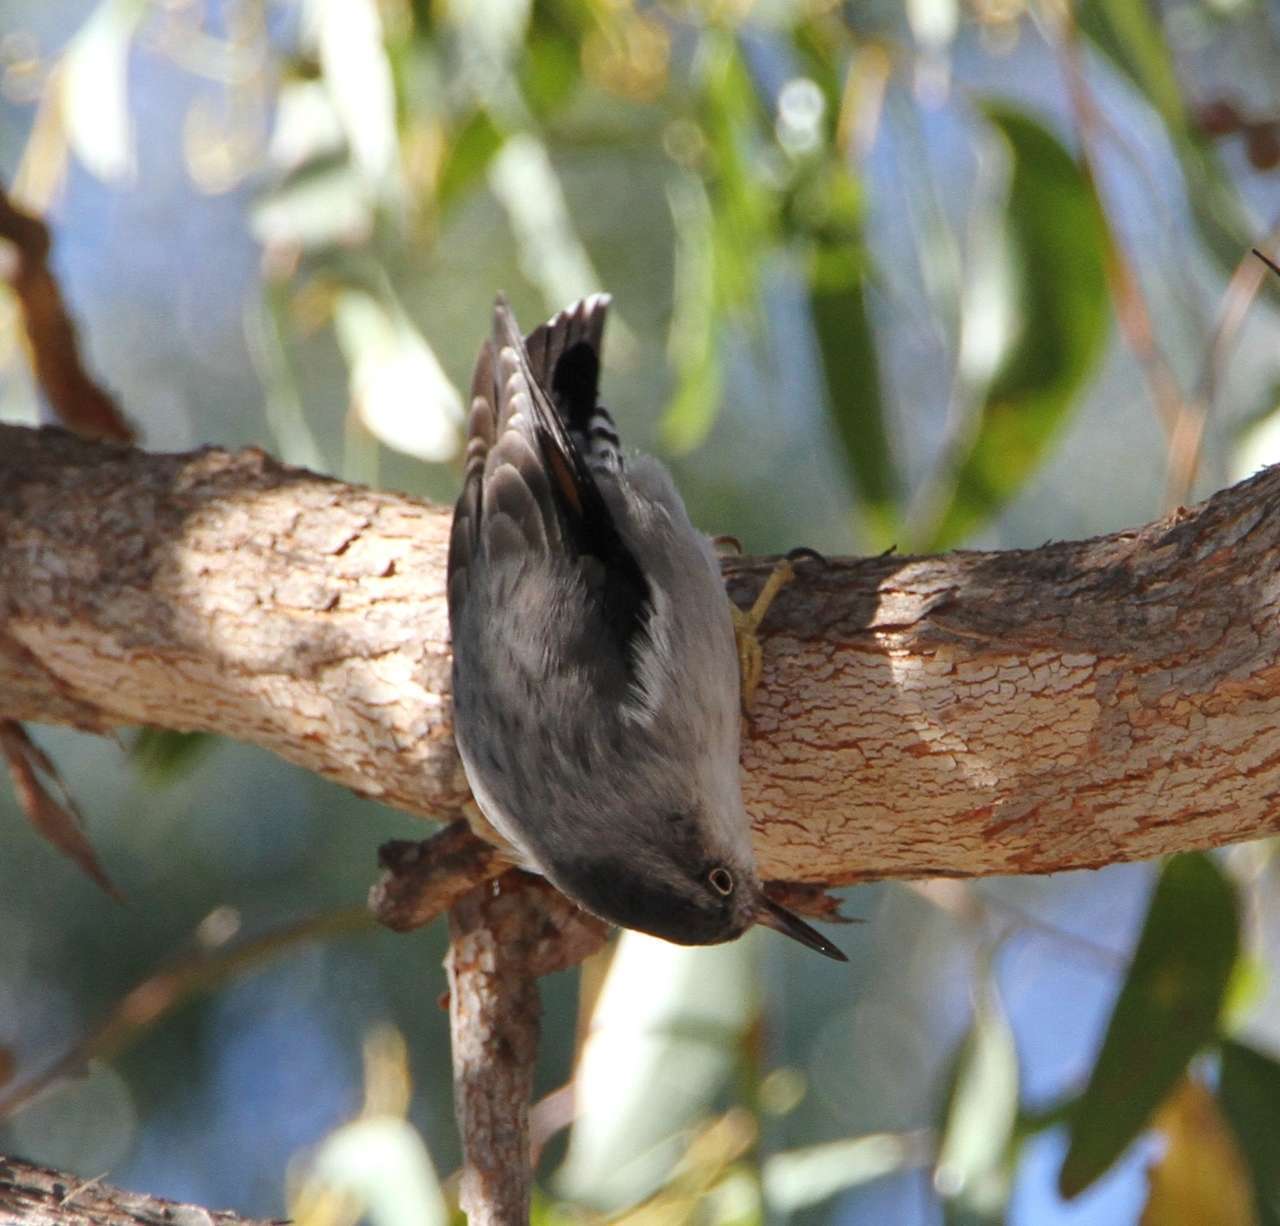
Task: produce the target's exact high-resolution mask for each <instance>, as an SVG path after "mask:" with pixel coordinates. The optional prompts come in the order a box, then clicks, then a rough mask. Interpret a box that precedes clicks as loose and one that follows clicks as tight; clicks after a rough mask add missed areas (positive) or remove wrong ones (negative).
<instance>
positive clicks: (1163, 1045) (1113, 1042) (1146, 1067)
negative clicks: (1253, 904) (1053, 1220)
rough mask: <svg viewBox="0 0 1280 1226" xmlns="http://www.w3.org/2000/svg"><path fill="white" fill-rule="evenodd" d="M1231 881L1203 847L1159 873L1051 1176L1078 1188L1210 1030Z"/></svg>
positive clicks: (1230, 938)
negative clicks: (1062, 1156)
mask: <svg viewBox="0 0 1280 1226" xmlns="http://www.w3.org/2000/svg"><path fill="white" fill-rule="evenodd" d="M1239 927H1240V917H1239V903H1238V900H1237V898H1236V890H1235V886H1234V885H1233V883H1232V882H1231V881H1230V879H1229V878H1228V877H1226V876H1225V875H1224V874H1223V872H1222V870H1221V869H1220V868H1218V867H1217V865H1216V864H1214V862H1213V861H1212V860H1211V859H1210V858H1209V857H1207V856H1204V855H1200V854H1187V855H1181V856H1174V857H1172V858H1171V859H1170V860H1169V861H1168V862H1167V863H1166V864H1165V867H1164V871H1163V872H1162V873H1161V874H1160V879H1159V881H1158V882H1157V883H1156V888H1155V893H1154V894H1153V895H1152V899H1151V906H1150V909H1149V910H1148V911H1147V919H1146V923H1145V924H1144V925H1143V928H1142V935H1141V936H1140V937H1139V938H1138V947H1137V949H1136V950H1135V951H1134V955H1133V964H1132V966H1131V967H1130V968H1129V974H1128V976H1127V977H1126V979H1125V983H1124V987H1123V988H1122V989H1121V991H1120V998H1119V1000H1117V1001H1116V1007H1115V1010H1114V1012H1113V1013H1112V1015H1111V1021H1110V1023H1109V1025H1108V1026H1107V1033H1106V1036H1105V1037H1104V1039H1103V1040H1102V1050H1101V1051H1100V1052H1099V1053H1098V1060H1097V1063H1096V1064H1095V1065H1094V1067H1093V1075H1092V1076H1091V1077H1090V1079H1089V1085H1088V1087H1087V1088H1086V1089H1085V1092H1084V1094H1083V1095H1082V1096H1081V1098H1080V1101H1079V1102H1078V1103H1077V1104H1076V1105H1075V1108H1074V1110H1073V1112H1072V1119H1071V1146H1070V1148H1069V1149H1068V1151H1067V1157H1066V1160H1065V1161H1064V1162H1063V1164H1062V1173H1061V1175H1060V1177H1059V1180H1058V1184H1059V1187H1060V1188H1061V1189H1062V1193H1063V1195H1064V1196H1078V1195H1079V1194H1080V1193H1081V1192H1083V1191H1084V1190H1085V1188H1087V1187H1088V1186H1089V1185H1090V1184H1091V1183H1093V1181H1094V1180H1095V1179H1097V1178H1099V1176H1101V1175H1102V1174H1103V1173H1104V1172H1105V1171H1106V1170H1107V1168H1108V1167H1109V1166H1110V1165H1111V1164H1112V1163H1113V1162H1115V1160H1116V1159H1117V1158H1118V1157H1119V1156H1120V1154H1121V1153H1122V1152H1123V1151H1124V1150H1125V1149H1126V1148H1127V1147H1128V1145H1129V1144H1130V1143H1131V1142H1132V1141H1133V1139H1134V1138H1135V1137H1136V1136H1137V1135H1138V1133H1139V1132H1141V1131H1142V1129H1143V1128H1144V1127H1145V1126H1146V1125H1147V1123H1148V1122H1149V1120H1150V1119H1151V1116H1152V1114H1153V1113H1154V1112H1155V1110H1156V1108H1157V1107H1159V1106H1160V1105H1161V1103H1163V1102H1164V1101H1165V1099H1166V1098H1167V1097H1168V1096H1169V1095H1170V1094H1171V1093H1172V1092H1173V1090H1174V1088H1175V1087H1176V1086H1177V1085H1178V1083H1179V1081H1180V1080H1181V1079H1182V1077H1183V1076H1184V1074H1185V1072H1186V1069H1187V1065H1188V1063H1189V1062H1190V1061H1191V1059H1192V1057H1193V1056H1195V1055H1196V1054H1197V1053H1198V1052H1199V1051H1200V1049H1201V1048H1202V1047H1204V1046H1205V1045H1206V1044H1207V1043H1208V1042H1209V1041H1210V1040H1211V1039H1212V1038H1213V1037H1214V1035H1215V1033H1216V1031H1217V1026H1218V1019H1219V1016H1220V1014H1221V1012H1222V1002H1223V999H1224V997H1225V995H1226V991H1227V983H1228V980H1229V979H1230V976H1231V971H1232V967H1233V966H1234V965H1235V960H1236V953H1237V950H1238V946H1239V940H1240V933H1239Z"/></svg>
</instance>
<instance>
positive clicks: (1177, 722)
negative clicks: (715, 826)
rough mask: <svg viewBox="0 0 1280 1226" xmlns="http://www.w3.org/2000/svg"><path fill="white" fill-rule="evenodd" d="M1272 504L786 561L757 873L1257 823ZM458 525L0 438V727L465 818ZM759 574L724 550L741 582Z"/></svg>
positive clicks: (1275, 545) (208, 465) (1274, 680)
mask: <svg viewBox="0 0 1280 1226" xmlns="http://www.w3.org/2000/svg"><path fill="white" fill-rule="evenodd" d="M1278 503H1280V470H1274V469H1273V470H1268V471H1266V472H1264V473H1261V474H1259V475H1258V476H1257V477H1255V478H1253V479H1251V480H1250V481H1247V482H1244V483H1242V484H1241V485H1239V486H1236V487H1234V488H1232V489H1229V490H1226V491H1224V492H1223V493H1221V494H1219V495H1217V496H1216V497H1215V498H1213V499H1211V500H1210V501H1209V502H1208V503H1206V504H1204V505H1203V506H1202V507H1200V508H1197V509H1196V510H1194V511H1182V512H1179V513H1177V514H1175V515H1173V516H1170V517H1168V518H1166V519H1164V520H1162V521H1160V522H1158V523H1155V524H1152V525H1149V526H1147V527H1145V528H1142V529H1139V530H1136V531H1130V532H1121V533H1117V534H1115V535H1113V536H1108V537H1101V538H1098V539H1096V540H1092V541H1083V542H1075V543H1061V544H1051V545H1046V546H1044V547H1043V548H1041V549H1037V550H1031V551H1011V552H1006V553H992V554H983V553H956V554H949V555H946V556H945V557H940V558H919V559H912V558H898V557H886V558H877V559H871V560H866V561H835V562H832V563H831V565H830V566H828V567H825V568H821V567H817V566H805V567H802V568H801V574H800V577H799V578H798V579H797V581H796V582H795V583H794V584H793V585H792V586H791V587H790V588H789V589H787V590H786V591H784V592H783V594H782V596H781V597H780V599H779V600H778V602H777V604H776V605H775V606H774V608H773V609H772V610H771V612H770V614H769V618H768V621H767V623H766V627H765V630H766V633H765V636H764V648H765V674H764V680H763V684H762V686H761V690H760V693H759V696H758V700H757V704H756V710H755V718H754V724H753V728H752V730H751V733H750V735H749V736H748V737H747V740H746V743H745V744H744V752H743V762H744V767H745V788H746V797H747V805H748V809H749V810H750V812H751V813H752V814H753V816H754V819H755V822H756V832H757V837H758V846H759V851H760V858H761V864H762V869H763V872H764V874H765V876H766V877H772V878H778V879H784V880H794V881H811V882H827V883H831V884H839V883H844V882H850V881H855V880H860V879H865V878H870V877H886V876H888V877H919V876H926V875H930V874H957V875H970V874H983V873H1010V872H1017V873H1031V872H1050V871H1056V870H1060V869H1068V868H1079V867H1086V866H1089V867H1092V866H1097V865H1101V864H1106V863H1110V862H1112V861H1116V860H1128V859H1139V858H1144V857H1149V856H1155V855H1158V854H1161V853H1164V852H1168V851H1172V850H1179V849H1186V848H1192V847H1206V846H1211V845H1215V844H1221V843H1227V842H1232V841H1235V840H1240V839H1247V838H1255V837H1259V836H1262V835H1265V834H1269V833H1272V832H1273V831H1274V830H1275V829H1276V828H1277V826H1278V825H1280V819H1277V817H1276V815H1275V808H1276V804H1275V802H1276V799H1277V795H1278V794H1280V652H1278V651H1277V647H1278V646H1280V616H1278V615H1280V607H1278V605H1280V580H1278V577H1277V570H1276V562H1277V552H1278V550H1280V515H1277V514H1275V511H1276V508H1277V505H1278ZM448 519H449V513H448V511H447V510H445V509H440V508H433V507H430V506H427V505H426V504H424V503H421V502H418V501H415V500H413V499H409V498H406V497H403V496H399V495H396V494H390V493H379V492H375V491H370V490H366V489H360V488H355V487H351V486H346V485H343V484H341V483H339V482H336V481H332V480H328V479H325V478H322V477H317V476H313V475H312V474H309V473H306V472H302V471H299V470H296V469H290V468H286V467H284V466H282V465H280V464H278V463H276V462H275V461H273V460H271V459H270V458H269V457H267V456H265V455H264V454H262V453H261V452H258V451H252V450H250V451H244V452H240V453H236V454H230V453H227V452H223V451H217V450H205V451H201V452H196V453H193V454H190V455H176V456H165V455H147V454H145V453H142V452H139V451H136V450H132V449H129V448H126V447H118V446H108V445H93V444H88V443H84V442H80V441H78V440H75V439H73V438H70V437H68V436H66V435H62V434H59V433H56V432H36V431H28V430H22V429H19V428H12V427H6V428H0V542H3V550H2V551H0V617H2V618H3V620H2V622H0V717H8V718H14V719H28V720H38V721H45V722H52V723H63V724H73V725H76V726H79V727H83V728H88V729H94V730H98V731H104V730H106V729H109V728H113V727H116V726H119V725H127V724H156V725H160V726H163V727H170V728H186V729H204V730H207V731H211V732H217V733H221V734H224V735H227V736H231V737H236V738H239V739H242V740H247V741H252V742H255V743H257V744H260V745H264V746H266V747H268V748H270V749H272V750H274V751H275V752H277V753H279V754H280V755H281V756H283V757H285V758H287V759H288V760H290V761H292V762H295V763H297V764H298V765H300V766H303V767H306V768H307V769H309V770H313V771H317V772H318V773H320V774H322V775H325V776H327V777H329V778H331V779H334V780H337V781H338V782H340V783H343V784H345V785H346V786H348V787H350V788H352V789H354V790H355V791H357V792H360V793H362V794H364V795H368V796H375V797H377V798H378V799H380V800H383V801H385V802H387V803H388V804H391V805H395V806H397V807H399V808H402V809H405V810H408V811H410V812H414V813H420V814H424V815H426V816H430V817H433V818H438V819H442V820H444V819H452V818H455V817H457V816H459V815H460V814H461V813H462V807H463V805H464V802H465V800H466V797H467V788H466V781H465V778H464V777H463V774H462V771H461V769H460V767H459V764H458V760H457V757H456V755H455V753H454V750H453V745H452V738H451V734H450V727H449V704H448V692H447V691H448V678H449V650H448V627H447V618H446V612H445V602H444V560H445V547H446V533H447V526H448ZM721 526H725V527H731V526H732V525H721ZM767 568H768V563H767V562H765V561H752V560H750V559H741V560H734V561H732V562H730V563H728V564H727V569H728V570H729V572H730V575H729V586H730V590H731V592H732V593H733V594H734V595H735V596H736V598H737V599H738V600H739V601H740V602H741V601H745V600H746V599H747V597H748V596H750V595H751V594H753V593H754V591H755V590H756V588H757V587H758V585H759V584H760V582H762V580H763V577H764V575H765V573H766V571H767Z"/></svg>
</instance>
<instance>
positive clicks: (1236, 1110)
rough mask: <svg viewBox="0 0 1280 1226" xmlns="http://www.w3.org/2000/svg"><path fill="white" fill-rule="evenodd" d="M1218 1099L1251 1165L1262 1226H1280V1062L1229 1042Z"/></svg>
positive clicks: (1224, 1056) (1229, 1040) (1250, 1170)
mask: <svg viewBox="0 0 1280 1226" xmlns="http://www.w3.org/2000/svg"><path fill="white" fill-rule="evenodd" d="M1218 1094H1219V1096H1220V1097H1221V1099H1222V1108H1223V1110H1224V1111H1225V1112H1226V1114H1227V1119H1228V1120H1229V1121H1230V1123H1231V1127H1232V1128H1233V1129H1234V1130H1235V1135H1236V1138H1237V1140H1238V1141H1239V1142H1240V1148H1241V1150H1242V1151H1243V1152H1244V1156H1245V1158H1246V1160H1247V1161H1248V1164H1249V1175H1250V1177H1251V1179H1252V1180H1253V1195H1254V1203H1255V1205H1256V1207H1257V1213H1258V1221H1259V1223H1260V1224H1261V1226H1280V1062H1277V1061H1276V1060H1274V1059H1272V1057H1270V1056H1267V1055H1264V1054H1263V1053H1262V1052H1260V1051H1258V1050H1257V1049H1256V1048H1253V1047H1249V1046H1247V1045H1246V1044H1244V1043H1238V1042H1236V1041H1235V1040H1232V1039H1228V1040H1227V1041H1226V1042H1224V1043H1223V1044H1222V1067H1221V1073H1220V1082H1219V1086H1218Z"/></svg>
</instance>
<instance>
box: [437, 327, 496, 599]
mask: <svg viewBox="0 0 1280 1226" xmlns="http://www.w3.org/2000/svg"><path fill="white" fill-rule="evenodd" d="M497 436H498V415H497V387H496V384H495V380H494V361H493V343H492V342H491V341H485V343H484V344H483V345H482V346H481V347H480V356H479V357H478V358H477V359H476V368H475V373H474V374H473V375H472V377H471V412H470V414H469V415H468V418H467V451H466V459H465V461H464V466H463V473H462V491H461V493H459V495H458V501H457V503H456V504H455V505H454V509H453V524H452V526H451V527H450V530H449V561H448V565H447V567H446V569H445V575H446V591H447V593H448V598H449V616H450V618H451V619H452V618H454V617H456V616H457V613H458V611H459V610H460V609H461V608H462V603H463V601H464V600H465V598H466V593H467V585H468V582H469V576H470V571H471V566H472V564H473V562H474V561H475V557H476V553H477V550H478V545H479V533H480V518H481V505H482V500H483V496H484V470H485V464H486V462H487V461H488V458H489V452H490V451H491V450H492V448H493V445H494V443H495V442H496V441H497Z"/></svg>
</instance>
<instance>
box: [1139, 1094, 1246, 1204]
mask: <svg viewBox="0 0 1280 1226" xmlns="http://www.w3.org/2000/svg"><path fill="white" fill-rule="evenodd" d="M1154 1123H1155V1127H1156V1130H1157V1131H1158V1132H1160V1133H1161V1134H1162V1135H1163V1137H1164V1142H1165V1148H1164V1153H1163V1154H1161V1156H1160V1158H1159V1160H1158V1161H1156V1162H1155V1163H1153V1164H1152V1167H1151V1170H1150V1172H1149V1178H1150V1181H1151V1188H1150V1193H1149V1195H1148V1197H1147V1203H1146V1205H1145V1206H1144V1207H1143V1210H1142V1221H1141V1226H1255V1223H1256V1222H1257V1218H1256V1217H1255V1216H1254V1212H1253V1197H1252V1194H1251V1191H1250V1188H1249V1179H1248V1174H1247V1172H1246V1170H1245V1165H1244V1160H1243V1159H1242V1158H1241V1156H1240V1150H1239V1149H1238V1147H1237V1146H1236V1139H1235V1136H1234V1135H1233V1134H1232V1132H1231V1129H1230V1128H1229V1127H1228V1126H1227V1121H1226V1120H1225V1119H1224V1118H1223V1116H1222V1110H1221V1108H1220V1107H1219V1106H1218V1102H1217V1100H1216V1099H1215V1098H1214V1097H1213V1095H1212V1094H1211V1093H1210V1092H1209V1091H1208V1090H1207V1089H1206V1088H1205V1087H1204V1086H1203V1085H1201V1084H1200V1082H1198V1081H1195V1080H1193V1079H1192V1078H1190V1077H1187V1078H1184V1079H1183V1081H1182V1083H1181V1084H1180V1085H1179V1086H1178V1088H1177V1089H1176V1090H1174V1092H1173V1093H1172V1094H1171V1095H1170V1096H1169V1098H1168V1099H1166V1101H1165V1103H1164V1105H1163V1106H1162V1107H1161V1108H1160V1110H1159V1111H1158V1112H1157V1113H1156V1117H1155V1121H1154Z"/></svg>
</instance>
